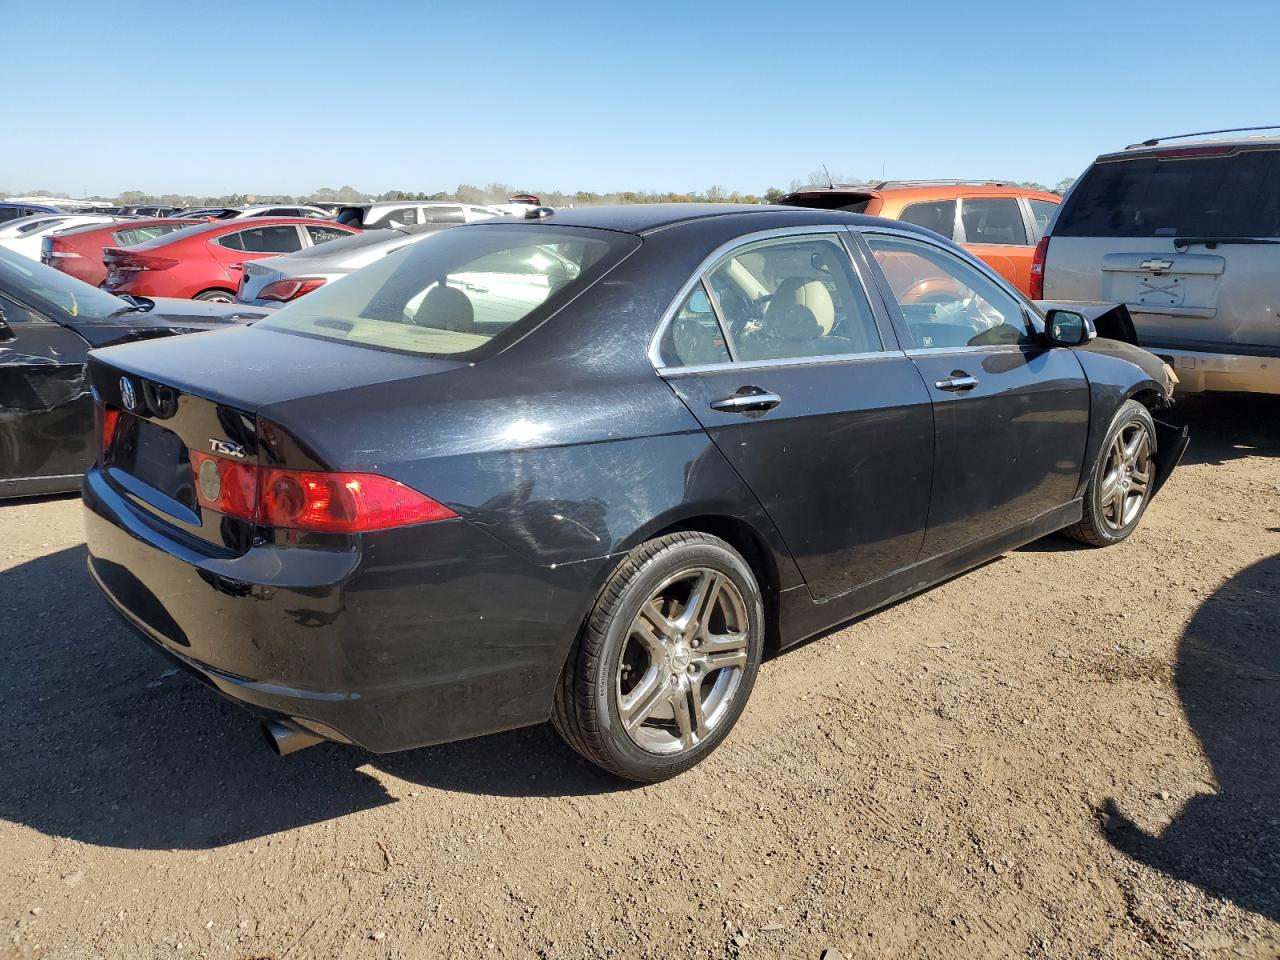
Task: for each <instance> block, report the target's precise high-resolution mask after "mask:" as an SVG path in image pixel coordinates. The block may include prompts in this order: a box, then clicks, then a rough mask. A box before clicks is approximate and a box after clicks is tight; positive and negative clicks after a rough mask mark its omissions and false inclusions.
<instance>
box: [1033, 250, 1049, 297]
mask: <svg viewBox="0 0 1280 960" xmlns="http://www.w3.org/2000/svg"><path fill="white" fill-rule="evenodd" d="M1048 256H1049V238H1048V237H1041V238H1040V242H1039V243H1037V244H1036V252H1035V253H1034V254H1032V255H1031V283H1030V287H1031V299H1032V300H1043V299H1044V262H1045V260H1046V259H1047V258H1048Z"/></svg>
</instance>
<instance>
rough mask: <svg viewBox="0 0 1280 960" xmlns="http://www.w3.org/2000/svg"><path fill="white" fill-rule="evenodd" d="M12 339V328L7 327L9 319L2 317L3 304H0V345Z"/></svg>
mask: <svg viewBox="0 0 1280 960" xmlns="http://www.w3.org/2000/svg"><path fill="white" fill-rule="evenodd" d="M13 338H14V337H13V328H12V327H11V326H9V319H8V317H6V316H5V315H4V304H2V303H0V343H4V342H5V341H6V340H12V339H13Z"/></svg>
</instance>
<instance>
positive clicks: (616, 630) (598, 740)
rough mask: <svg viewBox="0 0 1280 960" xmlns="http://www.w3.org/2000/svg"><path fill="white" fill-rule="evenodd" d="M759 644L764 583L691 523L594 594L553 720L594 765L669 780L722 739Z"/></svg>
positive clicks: (632, 560)
mask: <svg viewBox="0 0 1280 960" xmlns="http://www.w3.org/2000/svg"><path fill="white" fill-rule="evenodd" d="M690 605H692V606H693V607H694V609H693V610H692V611H690V610H689V609H688V608H689V606H690ZM763 648H764V603H763V600H762V598H761V595H760V587H759V585H758V584H757V583H756V578H755V576H754V575H753V574H752V572H751V568H750V567H749V566H748V565H747V563H746V561H745V560H743V559H742V557H741V555H740V554H738V552H737V551H735V550H734V549H733V548H732V547H731V546H729V544H728V543H726V542H725V541H723V540H721V539H720V538H718V537H714V536H711V535H710V534H706V533H701V532H695V531H690V532H683V533H673V534H670V535H668V536H664V537H659V538H657V539H654V540H650V541H648V542H646V543H643V544H641V545H640V546H638V547H636V548H635V549H634V550H632V551H631V553H629V554H628V555H627V557H626V559H624V560H623V561H622V563H621V564H619V565H618V568H617V569H616V570H615V571H614V572H613V574H612V576H610V578H609V580H608V582H607V583H606V584H605V586H604V588H603V589H602V590H601V592H600V595H599V596H598V597H597V599H596V602H595V605H594V607H593V608H592V610H591V614H590V616H589V617H588V618H587V622H586V624H585V625H584V626H583V629H582V632H581V634H580V636H579V638H578V641H577V643H576V644H575V646H574V648H573V650H572V651H571V652H570V654H569V658H568V661H567V663H566V664H565V668H564V671H563V673H562V674H561V677H560V682H559V684H558V685H557V687H556V691H555V702H554V706H553V709H552V723H553V724H554V725H555V728H556V730H557V731H558V732H559V733H560V735H561V736H562V737H563V738H564V740H565V742H566V743H568V744H569V746H571V747H573V749H574V750H576V751H577V752H578V753H580V754H581V755H582V756H583V757H585V758H586V759H587V760H590V761H591V762H592V763H594V764H596V765H597V766H600V767H602V768H604V769H605V770H608V771H609V772H611V773H613V774H616V775H617V776H619V777H623V778H625V779H628V780H634V781H638V782H641V783H654V782H657V781H659V780H665V779H667V778H668V777H673V776H675V775H676V774H678V773H682V772H683V771H685V770H688V769H689V768H690V767H692V766H694V765H695V764H697V763H698V762H700V761H701V760H702V759H704V758H705V757H706V756H707V755H708V754H709V753H711V751H712V750H714V749H715V748H716V747H717V746H718V745H719V744H720V742H721V741H722V740H723V739H724V738H725V736H727V735H728V733H729V731H730V730H731V729H732V728H733V725H734V724H735V723H736V722H737V720H738V717H739V716H741V714H742V711H743V708H744V707H745V706H746V702H747V698H748V697H749V696H750V695H751V689H752V687H753V686H754V684H755V678H756V674H757V673H758V672H759V669H760V658H761V654H762V651H763ZM682 705H683V706H682Z"/></svg>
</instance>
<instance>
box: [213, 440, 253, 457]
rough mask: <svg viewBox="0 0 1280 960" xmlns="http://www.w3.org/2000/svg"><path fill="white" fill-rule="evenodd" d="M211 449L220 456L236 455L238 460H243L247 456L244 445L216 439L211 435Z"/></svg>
mask: <svg viewBox="0 0 1280 960" xmlns="http://www.w3.org/2000/svg"><path fill="white" fill-rule="evenodd" d="M209 449H210V450H212V451H213V452H214V453H216V454H218V455H219V456H223V457H235V458H236V459H237V460H243V459H244V458H245V456H246V454H245V449H244V447H242V446H240V444H238V443H232V442H231V441H230V440H215V439H213V438H212V437H210V438H209Z"/></svg>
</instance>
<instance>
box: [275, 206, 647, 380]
mask: <svg viewBox="0 0 1280 960" xmlns="http://www.w3.org/2000/svg"><path fill="white" fill-rule="evenodd" d="M638 243H639V241H638V240H637V239H636V238H634V237H631V236H628V235H626V234H620V233H613V232H610V231H604V230H584V229H574V228H567V227H566V228H556V227H547V226H533V225H529V226H524V225H517V224H510V225H507V224H503V225H492V226H491V225H489V224H475V225H472V226H466V227H455V228H454V229H452V230H446V231H443V232H441V233H440V234H437V235H435V236H433V237H432V238H431V241H430V242H429V243H415V244H411V245H409V246H407V247H405V248H403V249H402V250H400V251H398V252H397V253H395V254H394V255H393V256H388V257H386V258H385V259H383V260H380V261H378V262H376V263H374V264H373V265H371V266H369V267H366V268H364V269H363V270H360V271H358V272H357V273H354V274H352V275H351V276H349V277H346V278H344V279H342V280H340V281H338V282H336V283H332V284H328V285H326V286H324V287H321V288H320V289H319V290H317V291H316V292H315V293H312V294H309V295H307V296H306V297H304V298H302V299H300V300H296V301H294V302H293V303H290V304H288V305H287V306H285V307H284V308H282V309H281V310H280V311H278V312H277V313H276V314H274V315H273V316H271V317H269V318H268V319H266V320H263V321H260V322H259V323H258V326H260V327H266V328H267V329H270V330H284V331H287V332H290V333H300V334H306V335H308V336H313V337H323V338H325V339H329V340H341V341H344V342H347V343H353V344H363V345H367V346H372V347H381V348H384V349H392V350H403V351H407V352H410V353H422V354H428V355H431V356H450V355H461V354H471V353H473V352H476V351H481V350H482V348H484V347H485V346H486V345H487V344H488V343H489V342H490V341H491V340H494V339H495V338H498V337H501V336H502V335H504V334H506V333H508V331H510V332H511V334H512V335H515V334H516V330H517V328H518V327H519V328H527V327H529V326H532V325H534V324H536V323H537V322H538V321H539V320H541V319H542V318H544V317H547V316H549V315H550V314H551V313H552V312H554V311H555V310H556V309H557V308H558V307H560V306H561V305H563V304H564V303H566V302H568V300H569V299H570V298H571V297H573V296H575V295H576V294H577V293H579V292H580V291H582V290H583V289H585V288H586V287H587V286H589V285H590V284H591V283H593V282H594V281H595V280H596V278H598V277H599V276H601V275H602V274H603V273H604V272H605V271H606V270H608V269H609V267H611V266H613V265H614V264H615V263H617V262H618V261H619V260H621V259H622V258H623V257H624V256H626V255H627V254H628V253H630V252H631V251H632V250H633V249H635V247H636V245H637V244H638ZM504 339H509V338H504Z"/></svg>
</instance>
